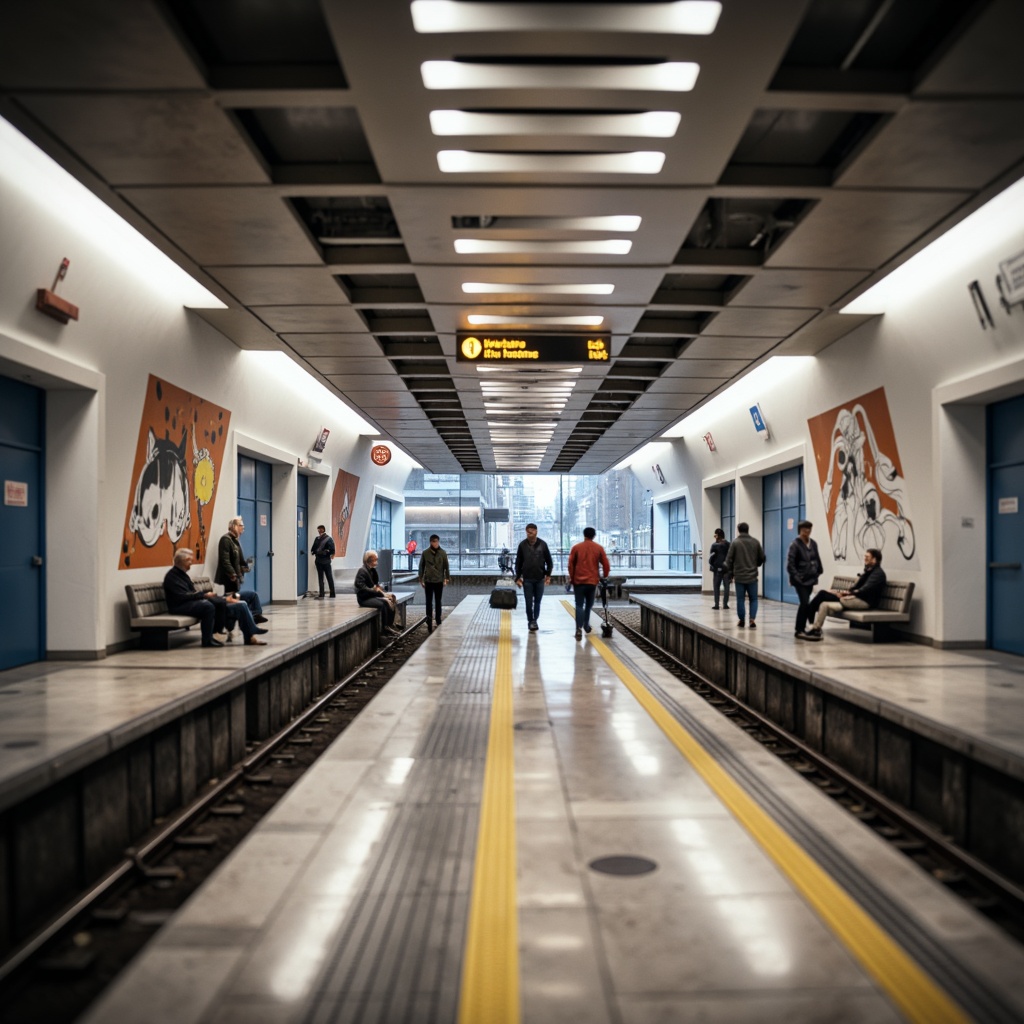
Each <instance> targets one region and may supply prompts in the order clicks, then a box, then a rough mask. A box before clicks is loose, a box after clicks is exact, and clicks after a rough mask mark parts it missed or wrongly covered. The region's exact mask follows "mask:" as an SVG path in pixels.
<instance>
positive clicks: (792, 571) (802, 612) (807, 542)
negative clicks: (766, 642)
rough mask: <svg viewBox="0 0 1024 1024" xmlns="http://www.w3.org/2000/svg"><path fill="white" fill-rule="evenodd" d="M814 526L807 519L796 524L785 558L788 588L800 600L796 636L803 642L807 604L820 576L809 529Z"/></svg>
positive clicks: (815, 548) (818, 560) (816, 554)
mask: <svg viewBox="0 0 1024 1024" xmlns="http://www.w3.org/2000/svg"><path fill="white" fill-rule="evenodd" d="M813 525H814V524H813V523H811V522H810V521H809V520H807V519H801V520H800V522H799V523H797V524H796V531H797V532H796V538H795V539H794V541H793V543H792V544H790V545H789V554H788V556H787V557H786V570H787V571H788V572H789V583H790V586H792V588H793V589H794V590H795V591H796V596H797V597H798V598H799V599H800V607H799V608H797V611H796V636H797V638H798V639H800V640H805V639H806V637H805V636H804V628H805V627H806V625H807V616H808V614H809V613H810V606H809V604H808V602H809V601H810V600H811V591H812V590H813V589H814V588H815V586H816V585H817V583H818V577H819V576H820V575H821V558H820V557H819V556H818V545H817V544H815V542H814V541H813V540H811V527H812V526H813Z"/></svg>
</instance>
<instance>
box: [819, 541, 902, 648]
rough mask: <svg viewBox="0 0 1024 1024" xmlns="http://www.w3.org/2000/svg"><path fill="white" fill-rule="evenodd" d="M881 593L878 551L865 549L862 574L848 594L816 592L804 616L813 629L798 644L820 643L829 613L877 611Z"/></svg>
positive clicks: (826, 591) (880, 570) (881, 579)
mask: <svg viewBox="0 0 1024 1024" xmlns="http://www.w3.org/2000/svg"><path fill="white" fill-rule="evenodd" d="M884 591H885V571H884V570H883V569H882V552H881V551H880V550H879V549H878V548H868V549H867V551H865V552H864V571H863V572H862V573H861V574H860V575H859V576H858V577H857V582H856V583H854V585H853V586H852V587H850V589H849V590H819V591H818V592H817V593H816V594H815V595H814V598H813V599H812V600H811V602H810V604H809V605H808V606H807V614H808V616H811V615H813V616H814V625H813V627H812V628H811V629H809V630H807V632H806V633H805V634H804V635H803V636H802V637H801V638H800V639H802V640H821V638H822V632H821V627H822V626H824V625H825V619H826V618H828V614H829V612H838V611H842V610H843V609H844V608H849V609H850V610H851V611H858V612H862V611H867V610H868V609H870V608H877V607H878V605H879V603H880V602H881V600H882V594H883V593H884Z"/></svg>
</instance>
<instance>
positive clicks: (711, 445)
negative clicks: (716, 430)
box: [704, 430, 718, 452]
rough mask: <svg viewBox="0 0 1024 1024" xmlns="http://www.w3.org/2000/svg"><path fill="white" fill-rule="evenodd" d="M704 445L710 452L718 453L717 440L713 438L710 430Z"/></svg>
mask: <svg viewBox="0 0 1024 1024" xmlns="http://www.w3.org/2000/svg"><path fill="white" fill-rule="evenodd" d="M704 443H705V444H706V445H707V446H708V451H709V452H717V451H718V449H717V448H716V447H715V439H714V438H713V437H712V436H711V431H710V430H709V431H708V432H707V433H706V434H705V435H704Z"/></svg>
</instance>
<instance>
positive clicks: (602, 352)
mask: <svg viewBox="0 0 1024 1024" xmlns="http://www.w3.org/2000/svg"><path fill="white" fill-rule="evenodd" d="M610 356H611V335H608V334H595V335H590V336H589V337H587V336H586V335H582V334H500V335H499V334H471V333H469V332H468V331H460V332H459V333H458V334H456V335H455V361H456V362H457V363H506V364H508V363H517V364H520V365H525V366H530V365H533V364H536V363H588V362H589V363H595V362H596V363H606V362H608V359H609V358H610Z"/></svg>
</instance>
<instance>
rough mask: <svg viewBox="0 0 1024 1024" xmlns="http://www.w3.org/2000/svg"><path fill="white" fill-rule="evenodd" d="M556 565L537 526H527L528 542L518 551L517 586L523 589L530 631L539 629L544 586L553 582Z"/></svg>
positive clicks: (531, 524) (522, 544) (529, 524)
mask: <svg viewBox="0 0 1024 1024" xmlns="http://www.w3.org/2000/svg"><path fill="white" fill-rule="evenodd" d="M554 567H555V563H554V562H553V561H552V560H551V552H550V551H549V550H548V546H547V544H545V543H544V541H542V540H541V539H540V537H538V536H537V524H536V523H527V524H526V540H524V541H522V542H521V543H520V545H519V550H518V551H516V586H517V587H522V588H523V603H524V604H525V605H526V621H527V622H528V623H529V624H530V629H531V630H535V629H537V628H538V627H537V619H538V617H539V616H540V602H541V598H543V596H544V584H546V583H550V582H551V571H552V570H553V569H554Z"/></svg>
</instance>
